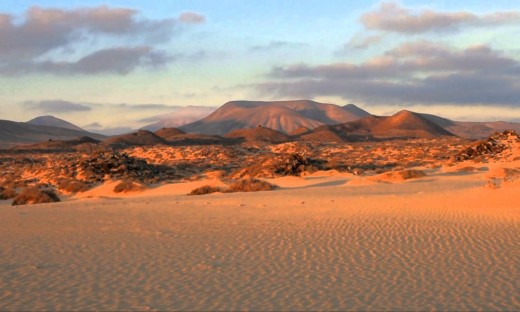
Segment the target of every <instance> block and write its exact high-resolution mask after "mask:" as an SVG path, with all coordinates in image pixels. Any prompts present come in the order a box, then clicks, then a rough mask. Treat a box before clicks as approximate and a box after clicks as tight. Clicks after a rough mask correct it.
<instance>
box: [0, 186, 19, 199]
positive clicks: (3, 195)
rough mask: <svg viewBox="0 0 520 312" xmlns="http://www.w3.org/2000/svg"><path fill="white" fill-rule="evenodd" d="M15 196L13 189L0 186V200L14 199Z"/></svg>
mask: <svg viewBox="0 0 520 312" xmlns="http://www.w3.org/2000/svg"><path fill="white" fill-rule="evenodd" d="M16 195H17V194H16V191H15V190H14V189H12V188H5V187H2V186H0V200H3V199H11V198H15V197H16Z"/></svg>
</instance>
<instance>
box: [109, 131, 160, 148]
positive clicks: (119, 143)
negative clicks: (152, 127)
mask: <svg viewBox="0 0 520 312" xmlns="http://www.w3.org/2000/svg"><path fill="white" fill-rule="evenodd" d="M167 143H168V142H167V141H166V140H165V139H163V138H161V137H160V136H158V135H157V134H155V133H153V132H150V131H148V130H139V131H137V132H134V133H128V134H122V135H116V136H113V137H110V138H108V139H106V140H105V141H103V145H106V146H110V147H114V148H125V147H130V146H150V145H157V144H167Z"/></svg>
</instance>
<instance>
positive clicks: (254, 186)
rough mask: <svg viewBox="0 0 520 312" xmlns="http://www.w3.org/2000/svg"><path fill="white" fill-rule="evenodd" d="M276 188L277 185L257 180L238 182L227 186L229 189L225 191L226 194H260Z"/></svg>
mask: <svg viewBox="0 0 520 312" xmlns="http://www.w3.org/2000/svg"><path fill="white" fill-rule="evenodd" d="M276 188H278V186H277V185H275V184H271V183H269V182H266V181H262V180H257V179H243V180H238V181H235V182H233V183H231V184H230V185H229V188H228V189H227V190H226V191H225V192H226V193H235V192H260V191H270V190H274V189H276Z"/></svg>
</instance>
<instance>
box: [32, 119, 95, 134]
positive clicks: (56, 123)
mask: <svg viewBox="0 0 520 312" xmlns="http://www.w3.org/2000/svg"><path fill="white" fill-rule="evenodd" d="M26 123H28V124H31V125H37V126H50V127H59V128H65V129H71V130H77V131H84V132H86V130H85V129H82V128H80V127H78V126H76V125H74V124H72V123H70V122H68V121H65V120H63V119H59V118H56V117H54V116H40V117H36V118H34V119H31V120H29V121H27V122H26Z"/></svg>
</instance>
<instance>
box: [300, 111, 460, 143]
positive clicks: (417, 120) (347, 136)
mask: <svg viewBox="0 0 520 312" xmlns="http://www.w3.org/2000/svg"><path fill="white" fill-rule="evenodd" d="M441 136H453V134H452V133H451V132H449V131H447V130H445V129H444V128H442V127H441V126H440V125H438V124H436V123H434V122H432V121H431V120H429V119H427V118H425V117H423V116H421V114H418V113H414V112H410V111H407V110H403V111H400V112H398V113H396V114H394V115H392V116H368V117H365V118H361V119H359V120H356V121H351V122H346V123H342V124H338V125H332V126H330V125H325V126H321V127H318V128H315V129H313V130H312V132H311V133H308V134H303V135H301V136H300V138H301V139H303V140H311V141H327V142H338V141H360V140H366V139H393V138H434V137H441Z"/></svg>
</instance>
